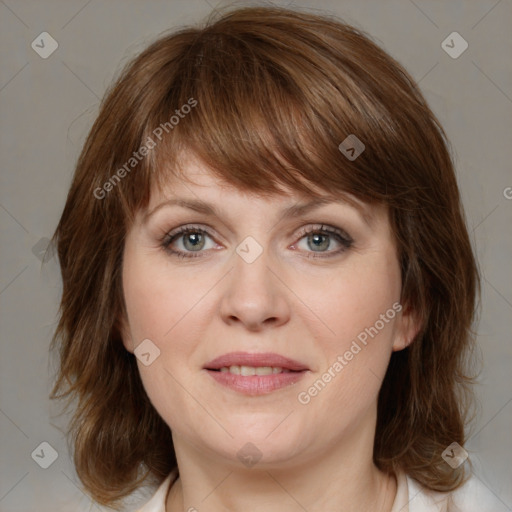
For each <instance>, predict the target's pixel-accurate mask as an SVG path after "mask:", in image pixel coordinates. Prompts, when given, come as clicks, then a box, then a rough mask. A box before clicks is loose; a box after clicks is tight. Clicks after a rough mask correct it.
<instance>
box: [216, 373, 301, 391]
mask: <svg viewBox="0 0 512 512" xmlns="http://www.w3.org/2000/svg"><path fill="white" fill-rule="evenodd" d="M206 371H207V372H208V374H209V375H211V376H212V377H213V378H214V379H215V380H216V381H217V382H218V383H219V384H222V385H223V386H226V387H228V388H231V389H234V390H235V391H238V392H239V393H243V394H245V395H264V394H266V393H271V392H272V391H276V390H278V389H282V388H284V387H286V386H290V385H292V384H295V383H296V382H298V381H299V380H301V379H302V378H303V377H304V375H305V374H306V370H304V371H301V372H283V373H273V374H271V375H248V376H246V377H245V376H243V375H235V374H233V373H228V372H220V371H213V370H206Z"/></svg>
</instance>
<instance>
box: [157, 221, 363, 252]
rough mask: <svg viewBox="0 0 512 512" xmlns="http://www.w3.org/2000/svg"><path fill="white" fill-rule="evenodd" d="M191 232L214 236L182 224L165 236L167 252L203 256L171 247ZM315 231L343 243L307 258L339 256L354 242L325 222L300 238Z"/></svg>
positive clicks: (308, 230) (206, 231)
mask: <svg viewBox="0 0 512 512" xmlns="http://www.w3.org/2000/svg"><path fill="white" fill-rule="evenodd" d="M189 233H201V234H206V235H208V236H209V237H210V238H213V237H212V235H211V234H210V232H209V231H208V230H206V229H204V228H200V227H196V226H181V227H180V228H178V229H177V230H176V231H174V232H170V233H168V234H167V235H166V236H165V237H164V239H163V240H162V247H163V249H164V250H165V251H166V252H167V253H169V254H170V255H171V256H175V257H178V258H182V259H183V258H202V257H203V256H200V254H201V253H202V252H204V251H197V253H198V254H197V255H193V252H184V251H176V250H174V249H171V248H170V245H171V244H172V243H173V242H174V241H175V240H176V239H179V238H180V236H183V235H185V234H189ZM314 233H315V234H322V235H331V236H333V237H335V238H336V240H337V241H338V242H340V244H341V245H342V248H341V249H338V250H337V251H334V252H333V251H331V252H329V253H327V255H325V256H320V255H319V254H321V253H318V254H315V253H314V252H311V253H309V254H308V255H307V256H306V257H307V258H310V259H316V258H331V257H334V256H337V255H338V254H341V253H342V252H344V251H346V250H347V249H349V248H350V247H351V246H352V244H353V242H354V241H353V240H352V238H351V237H350V236H349V235H348V234H346V233H345V232H344V231H341V230H340V229H337V228H335V227H332V226H325V225H323V224H322V225H320V227H319V228H318V227H316V226H315V227H313V228H305V229H303V230H301V232H300V234H299V236H300V238H299V240H301V239H302V238H304V237H305V236H307V235H310V234H314Z"/></svg>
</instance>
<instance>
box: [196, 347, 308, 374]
mask: <svg viewBox="0 0 512 512" xmlns="http://www.w3.org/2000/svg"><path fill="white" fill-rule="evenodd" d="M231 366H252V367H274V368H276V367H277V368H283V370H289V371H292V372H301V371H305V370H308V369H309V368H308V367H307V366H306V365H304V364H302V363H300V362H299V361H295V360H293V359H290V358H288V357H284V356H281V355H279V354H274V353H271V352H266V353H260V354H258V353H249V352H230V353H228V354H224V355H222V356H220V357H217V358H215V359H213V360H212V361H210V362H209V363H206V364H205V365H204V367H203V368H204V369H205V370H220V369H221V368H225V367H228V368H229V367H231Z"/></svg>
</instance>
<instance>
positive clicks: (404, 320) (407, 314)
mask: <svg viewBox="0 0 512 512" xmlns="http://www.w3.org/2000/svg"><path fill="white" fill-rule="evenodd" d="M420 328H421V322H420V320H419V318H418V315H417V313H416V311H415V310H414V309H413V308H412V307H410V306H406V307H404V308H403V309H402V311H401V312H400V313H399V315H398V316H397V320H396V324H395V337H394V341H393V352H397V351H399V350H403V349H404V348H407V347H408V346H409V345H410V344H411V343H412V342H413V341H414V338H415V337H416V335H417V334H418V332H419V331H420Z"/></svg>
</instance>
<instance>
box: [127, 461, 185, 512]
mask: <svg viewBox="0 0 512 512" xmlns="http://www.w3.org/2000/svg"><path fill="white" fill-rule="evenodd" d="M177 477H178V471H177V469H175V470H174V471H172V472H171V473H169V475H168V476H167V477H166V479H165V480H164V481H163V482H162V483H161V484H160V486H159V487H158V489H157V490H156V492H155V494H153V496H152V497H151V499H150V500H149V501H148V502H147V503H146V504H145V505H144V506H143V507H142V508H139V509H137V510H136V512H165V501H166V499H167V493H168V492H169V489H170V488H171V486H172V484H173V483H174V481H175V480H176V478H177Z"/></svg>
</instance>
